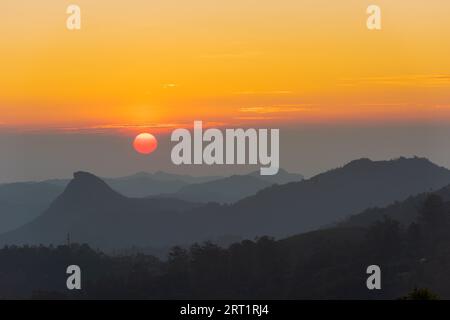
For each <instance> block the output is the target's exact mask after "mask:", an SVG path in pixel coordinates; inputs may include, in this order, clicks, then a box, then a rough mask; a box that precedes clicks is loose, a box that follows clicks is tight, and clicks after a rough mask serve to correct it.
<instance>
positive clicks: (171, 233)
mask: <svg viewBox="0 0 450 320" xmlns="http://www.w3.org/2000/svg"><path fill="white" fill-rule="evenodd" d="M196 206H197V205H196V204H192V203H189V202H186V201H182V200H177V199H145V198H127V197H125V196H123V195H121V194H119V193H118V192H116V191H115V190H113V189H112V188H111V187H110V186H108V185H107V184H106V183H105V182H104V181H103V180H101V179H100V178H98V177H96V176H95V175H92V174H90V173H87V172H76V173H75V174H74V178H73V179H72V180H71V181H70V183H69V184H68V185H67V187H66V189H65V190H64V192H63V193H62V194H61V195H60V196H59V197H58V198H56V200H55V201H53V203H52V204H51V205H50V207H49V208H48V209H47V210H46V211H45V212H44V213H43V214H42V215H40V216H39V217H37V218H36V219H35V220H33V221H32V222H30V223H28V224H26V225H24V226H22V227H20V228H18V229H16V230H14V231H11V232H7V233H5V234H3V235H1V236H0V243H10V244H12V243H14V244H60V243H63V242H64V241H65V239H66V237H67V235H68V234H69V235H70V237H71V238H72V239H73V240H75V241H79V242H86V243H89V244H91V245H93V246H98V247H101V248H120V247H122V246H123V247H127V246H132V245H139V244H147V243H153V244H157V245H158V244H160V245H162V240H165V239H166V240H167V238H168V237H170V238H171V239H173V240H175V242H176V241H177V240H178V239H179V240H184V238H183V236H182V235H183V234H184V232H183V230H179V229H182V226H184V225H185V224H186V223H183V220H186V219H185V218H184V217H183V216H182V215H181V211H182V210H186V209H192V208H194V207H196ZM179 223H180V224H179ZM177 231H179V232H178V234H179V235H180V237H178V236H177V235H176V234H177Z"/></svg>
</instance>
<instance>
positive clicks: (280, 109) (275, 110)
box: [239, 104, 317, 114]
mask: <svg viewBox="0 0 450 320" xmlns="http://www.w3.org/2000/svg"><path fill="white" fill-rule="evenodd" d="M315 110H317V108H315V107H313V106H312V105H307V104H305V105H277V106H260V107H242V108H240V109H239V111H240V112H242V113H254V114H280V113H297V112H310V111H315Z"/></svg>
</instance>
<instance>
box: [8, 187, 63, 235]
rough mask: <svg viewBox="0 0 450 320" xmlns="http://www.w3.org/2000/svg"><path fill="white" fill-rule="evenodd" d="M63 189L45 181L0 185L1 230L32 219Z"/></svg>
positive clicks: (12, 227)
mask: <svg viewBox="0 0 450 320" xmlns="http://www.w3.org/2000/svg"><path fill="white" fill-rule="evenodd" d="M62 191H63V188H62V187H59V186H55V185H53V184H50V183H45V182H20V183H8V184H3V185H0V232H5V231H8V230H12V229H14V228H17V227H19V226H21V225H23V224H25V223H26V222H29V221H31V220H32V219H34V218H35V217H36V216H37V215H38V214H39V213H41V212H42V211H44V210H45V209H46V208H47V207H48V205H49V204H50V202H51V201H52V200H53V199H55V198H56V197H57V196H58V195H59V194H60V193H61V192H62Z"/></svg>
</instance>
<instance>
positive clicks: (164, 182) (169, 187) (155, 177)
mask: <svg viewBox="0 0 450 320" xmlns="http://www.w3.org/2000/svg"><path fill="white" fill-rule="evenodd" d="M220 178H222V177H220V176H203V177H194V176H190V175H182V174H172V173H167V172H163V171H157V172H155V173H149V172H138V173H135V174H132V175H129V176H124V177H118V178H102V179H103V180H104V181H105V182H106V183H107V184H108V185H110V186H111V187H112V188H113V189H114V190H116V191H117V192H119V193H121V194H123V195H124V196H127V197H137V198H143V197H147V196H150V195H155V194H160V193H174V192H177V191H178V190H180V188H182V187H184V186H187V185H189V184H193V183H203V182H207V181H211V180H216V179H220ZM45 182H47V183H51V184H54V185H58V186H61V187H65V186H66V185H67V184H68V183H69V182H70V180H69V179H53V180H47V181H45Z"/></svg>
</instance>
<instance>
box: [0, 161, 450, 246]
mask: <svg viewBox="0 0 450 320" xmlns="http://www.w3.org/2000/svg"><path fill="white" fill-rule="evenodd" d="M449 182H450V172H449V170H447V169H445V168H441V167H438V166H436V165H435V164H433V163H431V162H430V161H428V160H426V159H422V158H412V159H406V158H401V159H397V160H392V161H371V160H368V159H361V160H356V161H352V162H350V163H349V164H347V165H345V166H344V167H342V168H338V169H334V170H331V171H328V172H326V173H323V174H320V175H318V176H316V177H313V178H311V179H308V180H304V181H300V182H292V183H288V184H285V185H274V186H271V187H268V188H266V189H263V190H262V191H259V192H258V193H257V194H256V195H253V196H249V197H247V198H245V199H243V200H240V201H238V202H237V203H235V204H232V205H219V204H214V203H210V204H205V205H200V204H195V203H192V202H188V201H183V200H176V199H171V198H127V197H125V196H123V195H121V194H119V193H118V192H116V191H115V190H113V189H112V188H111V187H110V186H108V185H107V184H106V183H105V182H104V181H102V180H101V179H99V178H97V177H96V176H94V175H92V174H89V173H83V172H79V173H76V174H75V175H74V179H73V180H72V181H71V182H70V183H69V184H68V186H67V188H66V189H65V190H64V192H63V193H62V194H61V195H60V196H59V197H58V198H57V199H56V200H55V201H54V202H53V203H52V204H51V206H50V207H49V209H48V210H46V211H45V212H44V213H43V214H42V215H41V216H39V217H38V218H36V219H35V220H34V221H32V222H30V223H28V224H27V225H25V226H23V227H21V228H18V229H17V230H15V231H12V232H9V233H6V234H4V235H2V236H0V244H4V243H35V244H39V243H44V244H49V243H61V242H64V241H65V239H66V235H67V233H70V234H71V237H72V238H73V239H74V240H75V241H78V242H87V243H89V244H91V245H93V246H98V247H101V248H124V247H129V246H133V245H136V246H149V245H151V246H154V247H157V246H167V245H173V244H184V243H190V242H194V241H202V240H206V239H212V238H217V237H221V236H243V237H251V238H252V237H254V236H261V235H271V236H276V237H283V236H286V235H292V234H298V233H301V232H304V231H309V230H313V229H317V228H319V227H321V226H323V225H325V224H331V223H333V222H337V221H341V220H342V219H343V218H345V217H347V216H348V215H349V214H350V215H351V214H356V213H358V212H361V211H363V210H364V209H366V208H370V207H376V206H378V207H380V206H386V205H388V204H390V203H393V202H394V201H400V200H404V199H405V198H407V197H409V196H411V195H416V194H419V193H421V192H426V191H430V190H436V189H439V188H441V187H442V186H444V185H447V184H449Z"/></svg>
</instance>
